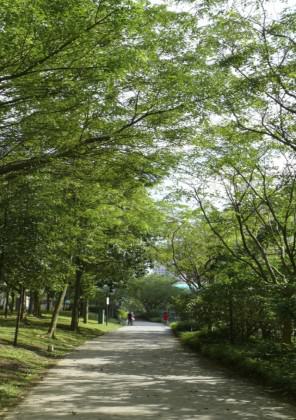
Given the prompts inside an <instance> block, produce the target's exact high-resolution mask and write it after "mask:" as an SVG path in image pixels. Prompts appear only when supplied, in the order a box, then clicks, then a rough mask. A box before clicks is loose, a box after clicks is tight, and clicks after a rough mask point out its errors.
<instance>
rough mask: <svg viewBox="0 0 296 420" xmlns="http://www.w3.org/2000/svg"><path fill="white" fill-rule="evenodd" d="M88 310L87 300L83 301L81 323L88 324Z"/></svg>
mask: <svg viewBox="0 0 296 420" xmlns="http://www.w3.org/2000/svg"><path fill="white" fill-rule="evenodd" d="M88 308H89V302H88V299H85V300H84V302H83V323H84V324H87V323H88V312H89V310H88Z"/></svg>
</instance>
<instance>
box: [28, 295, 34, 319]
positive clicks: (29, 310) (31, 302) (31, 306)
mask: <svg viewBox="0 0 296 420" xmlns="http://www.w3.org/2000/svg"><path fill="white" fill-rule="evenodd" d="M33 309H34V308H33V292H32V291H31V292H30V301H29V308H28V314H30V315H32V313H33Z"/></svg>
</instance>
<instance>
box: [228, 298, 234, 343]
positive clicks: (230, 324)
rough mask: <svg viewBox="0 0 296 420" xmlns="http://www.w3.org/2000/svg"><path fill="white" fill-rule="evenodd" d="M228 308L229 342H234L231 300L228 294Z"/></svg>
mask: <svg viewBox="0 0 296 420" xmlns="http://www.w3.org/2000/svg"><path fill="white" fill-rule="evenodd" d="M228 310H229V336H230V342H231V344H233V343H234V322H233V301H232V295H231V294H230V296H229V300H228Z"/></svg>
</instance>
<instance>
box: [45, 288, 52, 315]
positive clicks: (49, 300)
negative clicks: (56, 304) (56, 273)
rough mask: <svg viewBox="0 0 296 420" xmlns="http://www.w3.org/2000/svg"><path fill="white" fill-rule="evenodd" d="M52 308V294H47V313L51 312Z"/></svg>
mask: <svg viewBox="0 0 296 420" xmlns="http://www.w3.org/2000/svg"><path fill="white" fill-rule="evenodd" d="M50 308H51V293H50V292H47V293H46V312H50Z"/></svg>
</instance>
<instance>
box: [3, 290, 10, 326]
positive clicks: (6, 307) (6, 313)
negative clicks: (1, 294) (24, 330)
mask: <svg viewBox="0 0 296 420" xmlns="http://www.w3.org/2000/svg"><path fill="white" fill-rule="evenodd" d="M8 309H9V289H7V290H6V296H5V308H4V317H5V319H7V317H8Z"/></svg>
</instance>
